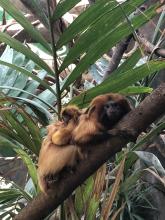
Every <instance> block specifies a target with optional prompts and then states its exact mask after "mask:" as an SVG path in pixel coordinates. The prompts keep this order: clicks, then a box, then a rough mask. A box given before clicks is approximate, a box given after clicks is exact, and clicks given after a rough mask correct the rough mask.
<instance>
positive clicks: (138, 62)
mask: <svg viewBox="0 0 165 220" xmlns="http://www.w3.org/2000/svg"><path fill="white" fill-rule="evenodd" d="M29 2H30V3H29V4H31V6H32V7H34V8H35V10H36V9H38V10H36V11H37V12H36V13H39V12H40V17H42V19H41V20H42V22H43V23H44V25H46V27H48V26H49V31H50V36H51V44H49V42H48V41H46V40H45V39H44V37H43V36H42V35H41V33H40V32H38V31H37V30H36V29H35V27H34V26H33V25H32V24H31V23H30V22H29V21H28V20H27V18H26V17H25V16H24V15H23V14H22V13H21V12H20V11H19V10H17V8H15V6H14V5H12V4H9V3H10V2H9V0H0V6H1V7H2V8H3V9H4V10H5V11H6V12H7V13H8V14H10V15H11V16H12V17H13V18H14V19H15V20H16V21H17V22H18V23H19V24H21V26H22V27H23V28H24V29H25V30H26V32H27V33H28V34H29V35H30V36H31V37H32V38H33V39H34V40H35V41H37V42H38V43H39V44H40V46H42V48H44V51H46V52H47V54H49V55H51V56H52V57H53V61H54V65H53V68H51V67H50V66H49V65H48V64H47V63H46V62H45V61H43V60H42V59H41V58H40V56H39V55H38V54H37V53H35V52H33V51H32V50H31V49H30V48H29V47H28V46H27V45H26V44H22V43H21V42H19V41H18V40H16V39H14V38H12V37H10V36H9V35H8V34H6V33H2V32H1V33H0V41H2V42H3V43H5V44H7V45H8V46H7V47H6V49H5V51H4V52H3V54H2V55H1V58H0V65H1V66H0V69H1V76H0V89H1V92H2V93H1V96H0V104H1V111H0V149H1V154H2V156H4V157H8V156H9V155H10V156H13V157H17V156H18V157H20V158H21V159H22V160H23V162H24V164H25V165H26V166H27V169H28V178H27V180H28V181H27V184H26V186H24V187H23V188H21V187H20V186H18V185H17V184H16V183H14V182H10V181H9V180H4V178H2V181H6V183H9V182H10V186H9V188H3V187H2V189H1V190H0V202H1V209H2V212H0V216H1V218H3V217H5V218H6V219H11V218H12V217H13V216H14V215H15V214H16V213H18V212H19V211H20V210H21V209H22V208H23V207H24V206H25V205H26V203H27V201H30V200H32V199H33V198H34V197H35V196H36V195H37V194H38V192H39V189H38V185H37V174H36V168H37V165H36V164H37V157H38V153H39V149H40V146H41V139H42V137H43V136H44V135H45V127H44V126H45V125H46V124H48V123H50V121H51V120H52V119H53V115H54V117H55V118H58V119H59V118H60V110H61V107H62V105H63V104H66V103H67V102H69V103H73V104H76V105H78V106H79V107H80V108H83V107H85V106H87V105H88V104H89V102H90V101H91V100H92V99H93V98H94V97H95V96H97V95H99V94H104V93H107V92H119V93H122V94H124V95H127V96H129V97H130V99H131V101H132V103H133V104H134V105H135V106H137V105H138V104H139V102H140V101H141V100H142V99H143V98H144V94H147V93H150V92H151V91H152V88H151V87H150V85H151V82H152V80H153V77H154V76H155V74H157V73H158V72H159V71H160V70H162V69H163V68H164V67H165V62H163V60H162V59H157V58H155V57H154V56H148V57H147V59H145V58H146V56H145V58H144V51H143V48H142V47H141V46H140V43H139V40H138V36H137V32H136V30H137V29H138V28H140V27H141V26H142V25H143V24H145V23H146V22H147V21H149V20H150V19H152V18H153V17H154V16H155V15H156V9H157V8H158V7H159V6H160V5H159V4H158V3H156V4H153V5H152V6H151V7H150V8H148V9H147V10H146V11H145V12H142V11H139V13H137V15H133V12H134V11H135V10H138V7H139V6H140V5H141V4H142V3H143V0H130V1H125V2H123V3H122V4H119V3H118V2H117V1H109V0H98V1H96V2H95V4H93V5H91V6H90V7H88V8H87V9H86V10H85V11H84V12H83V13H81V14H80V15H79V16H78V17H77V18H76V19H75V20H74V22H73V23H72V24H71V25H70V26H69V27H68V28H66V29H65V30H64V32H63V33H62V34H61V36H60V38H59V39H58V41H55V38H54V24H55V22H56V21H58V19H59V18H61V17H62V16H63V15H64V14H65V13H66V12H68V11H69V10H70V9H71V8H73V7H74V6H75V5H76V4H77V3H78V2H79V0H64V1H60V2H59V3H58V4H57V6H56V8H55V9H54V10H53V12H52V10H51V9H52V8H51V6H50V3H51V1H50V0H47V5H48V17H47V16H46V14H45V11H44V10H43V8H42V7H41V5H40V2H39V1H38V0H31V1H29ZM162 17H163V12H162V15H161V16H160V21H159V24H158V25H159V27H160V24H161V23H162V20H163V19H162ZM159 27H157V29H156V30H155V35H154V36H155V37H154V40H153V42H155V41H156V40H157V42H159V41H160V40H161V38H162V36H159V32H158V31H157V30H158V28H159ZM130 35H131V36H133V37H134V39H135V40H136V41H137V42H138V43H139V48H137V49H136V50H135V52H133V53H132V55H130V56H129V57H128V58H127V59H122V62H121V63H120V65H118V66H117V67H116V69H114V71H113V72H112V73H111V74H110V75H109V76H108V77H107V78H106V80H104V81H103V77H102V76H101V77H100V76H99V74H98V68H99V67H100V66H98V65H97V62H99V61H100V62H101V65H103V66H104V68H105V66H106V65H107V64H105V63H104V62H105V59H104V57H103V55H104V54H105V53H106V52H107V51H108V50H110V49H111V48H112V47H114V46H115V45H116V44H117V43H118V42H120V41H122V40H123V39H125V38H126V37H128V36H130ZM70 45H72V47H71V46H70ZM62 47H65V48H67V50H68V52H67V53H66V54H65V56H64V58H63V57H62V58H61V57H60V56H59V50H60V49H61V48H62ZM67 50H66V51H67ZM98 59H100V60H99V61H98ZM96 61H97V62H96ZM72 64H74V65H75V68H74V69H73V71H70V65H72ZM66 69H67V77H66V78H64V79H63V77H62V76H61V74H62V73H63V72H64V71H66ZM68 70H69V71H68ZM87 70H89V71H90V72H91V73H93V78H94V80H95V82H96V84H97V85H96V86H94V84H93V83H88V86H87V87H85V84H83V86H84V88H85V89H84V90H85V91H83V92H81V90H80V88H79V87H78V86H77V82H78V81H79V79H80V78H81V77H82V74H83V73H84V72H85V71H87ZM92 71H93V72H92ZM68 72H69V73H68ZM98 76H99V80H98ZM50 79H51V83H50ZM100 80H101V81H102V83H99V81H100ZM75 94H78V95H77V96H76V95H75ZM164 128H165V124H164V123H163V122H162V121H160V122H157V123H156V124H154V125H153V126H152V129H151V130H150V132H149V133H147V134H145V136H143V137H142V139H140V140H139V141H138V142H137V143H136V144H134V145H130V146H129V147H128V149H124V150H123V152H120V153H118V154H117V155H116V158H115V159H114V160H113V161H109V164H110V166H113V169H110V168H109V166H106V165H104V166H103V167H101V168H100V170H98V171H97V173H96V174H94V175H93V176H91V177H90V178H89V179H88V180H87V181H86V183H85V184H84V185H83V186H80V187H79V188H78V189H77V190H76V192H75V194H74V195H73V196H72V197H70V198H69V199H68V201H66V203H64V206H62V208H61V219H64V217H65V218H66V219H67V218H68V219H80V218H82V217H84V218H85V219H95V218H96V219H108V218H109V216H111V219H117V218H118V219H142V217H140V214H138V213H137V212H136V209H135V208H134V207H135V206H136V204H140V203H142V202H145V204H147V205H148V206H149V207H150V208H153V207H152V205H151V204H150V203H149V202H148V200H147V199H145V193H144V192H145V191H147V189H148V188H147V187H146V186H143V183H142V182H141V181H140V177H141V176H142V175H143V172H144V169H140V170H139V171H137V172H135V170H134V168H133V166H134V164H135V162H136V160H137V159H138V158H140V159H141V160H143V161H145V163H146V164H147V166H146V167H150V166H151V165H152V166H153V167H154V168H155V170H157V171H158V172H162V173H164V169H163V167H162V166H160V164H159V161H158V159H157V158H155V160H153V163H151V164H149V162H147V161H148V157H149V158H151V155H146V154H145V152H143V151H141V152H139V151H137V150H138V149H139V148H140V147H141V146H142V145H144V144H145V143H147V141H148V140H150V139H151V138H153V137H154V136H156V135H157V134H158V133H160V132H161V131H162V130H163V129H164ZM152 156H153V155H152ZM155 161H156V162H155ZM158 164H159V166H158ZM110 176H111V177H110ZM114 179H115V181H114ZM160 179H161V176H160ZM161 180H162V179H161ZM137 181H139V183H140V184H141V185H142V186H141V188H140V189H138V187H137V185H136V182H137ZM112 183H113V185H112ZM133 190H137V196H132V192H133ZM141 195H143V198H142V196H141ZM141 206H142V205H141ZM153 209H154V208H153ZM57 213H58V212H55V213H54V215H56V214H57Z"/></svg>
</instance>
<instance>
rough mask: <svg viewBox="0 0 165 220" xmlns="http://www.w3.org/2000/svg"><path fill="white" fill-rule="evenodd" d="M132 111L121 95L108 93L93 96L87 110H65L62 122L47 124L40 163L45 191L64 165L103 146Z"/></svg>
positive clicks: (84, 156)
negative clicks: (92, 147)
mask: <svg viewBox="0 0 165 220" xmlns="http://www.w3.org/2000/svg"><path fill="white" fill-rule="evenodd" d="M130 110H131V108H130V105H129V103H128V101H127V100H126V99H125V98H124V97H123V96H122V95H119V94H112V93H108V94H105V95H100V96H97V97H96V98H94V99H93V100H92V102H91V104H90V105H89V108H88V109H87V111H86V112H84V113H83V112H82V111H80V110H79V109H78V108H77V107H73V106H70V107H67V108H66V109H64V110H63V111H62V118H63V122H57V123H54V124H52V125H49V126H48V135H47V137H46V138H45V139H44V141H43V144H42V147H41V151H40V155H39V162H38V178H39V185H40V188H41V190H42V191H44V192H46V191H47V189H48V188H49V184H50V183H51V182H53V181H54V180H53V179H54V177H55V176H56V175H57V174H59V173H61V171H62V170H63V169H64V168H67V167H74V166H76V164H77V161H78V160H82V159H84V158H86V157H87V152H88V149H89V148H90V147H91V146H93V145H94V146H95V147H97V146H100V144H101V143H103V142H104V141H106V140H107V138H109V137H110V135H109V134H110V133H109V132H108V130H110V129H112V128H113V126H114V125H115V124H116V123H117V122H118V121H119V120H120V119H121V118H122V117H123V116H124V115H125V114H127V113H128V112H129V111H130ZM103 146H104V145H103Z"/></svg>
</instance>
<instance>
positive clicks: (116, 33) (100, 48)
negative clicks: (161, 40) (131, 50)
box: [61, 7, 156, 90]
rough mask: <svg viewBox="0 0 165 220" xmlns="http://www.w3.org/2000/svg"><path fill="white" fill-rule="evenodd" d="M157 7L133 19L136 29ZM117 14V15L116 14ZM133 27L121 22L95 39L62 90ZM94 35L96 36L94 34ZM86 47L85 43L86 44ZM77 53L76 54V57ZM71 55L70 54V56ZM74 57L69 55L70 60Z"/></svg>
mask: <svg viewBox="0 0 165 220" xmlns="http://www.w3.org/2000/svg"><path fill="white" fill-rule="evenodd" d="M155 13H156V12H155V7H151V8H150V9H148V10H147V11H146V16H144V15H139V16H137V17H135V18H134V19H133V20H132V25H133V26H134V28H135V29H137V28H138V27H140V26H141V25H142V24H144V23H145V22H147V21H148V20H149V19H150V18H151V17H153V16H154V15H155ZM116 16H117V15H116ZM132 31H133V30H132V29H131V28H130V25H129V24H128V23H127V22H124V23H121V24H120V25H118V26H117V27H116V28H115V29H114V30H113V31H110V32H108V33H106V35H103V36H102V37H99V39H98V41H95V39H93V40H92V41H94V44H93V45H92V46H91V47H90V48H89V50H88V52H87V54H86V55H85V56H84V57H83V58H82V59H81V61H80V63H79V64H78V65H77V66H76V68H75V69H74V70H73V71H72V73H71V74H70V75H69V76H68V77H67V78H66V80H65V82H64V85H63V87H62V90H64V89H66V88H67V87H68V86H69V85H70V84H71V83H72V82H73V81H74V80H75V79H77V77H79V76H80V74H82V73H83V72H84V71H85V70H86V69H87V68H88V67H89V66H90V65H92V64H93V63H94V62H95V61H96V60H97V59H98V58H99V57H100V56H102V55H103V54H104V53H105V52H106V51H107V50H108V49H109V48H111V47H112V46H114V45H115V44H116V43H118V42H119V41H120V40H121V39H123V38H124V37H126V36H128V35H130V34H131V33H132ZM93 37H94V36H93ZM84 47H85V45H84ZM78 52H79V49H78ZM75 56H76V54H74V57H75ZM67 57H69V54H68V56H67ZM67 57H66V59H67ZM70 59H72V58H70V57H69V60H70ZM69 63H70V61H67V64H65V60H64V64H63V65H62V66H61V70H62V69H63V68H64V67H66V66H67V65H68V64H69Z"/></svg>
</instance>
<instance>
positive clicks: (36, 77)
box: [0, 60, 56, 96]
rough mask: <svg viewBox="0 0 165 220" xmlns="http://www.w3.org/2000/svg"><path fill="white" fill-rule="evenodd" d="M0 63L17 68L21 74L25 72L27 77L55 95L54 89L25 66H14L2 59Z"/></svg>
mask: <svg viewBox="0 0 165 220" xmlns="http://www.w3.org/2000/svg"><path fill="white" fill-rule="evenodd" d="M0 64H1V65H4V66H8V67H10V68H12V69H14V70H17V71H19V72H21V73H22V74H25V75H26V76H28V77H31V78H32V79H34V80H35V81H37V82H39V83H40V84H41V85H42V86H44V87H45V88H46V89H48V90H50V91H51V93H53V94H54V95H55V96H56V93H55V91H54V90H53V89H52V88H51V87H50V86H49V85H48V84H47V83H45V82H44V81H43V80H41V79H40V78H39V77H38V76H36V75H34V74H33V73H31V72H30V71H28V70H26V69H25V68H22V67H19V66H16V65H14V64H11V63H7V62H4V61H2V60H0Z"/></svg>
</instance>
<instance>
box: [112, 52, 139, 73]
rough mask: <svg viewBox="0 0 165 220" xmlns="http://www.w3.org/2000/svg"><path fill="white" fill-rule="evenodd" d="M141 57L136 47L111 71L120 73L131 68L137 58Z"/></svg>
mask: <svg viewBox="0 0 165 220" xmlns="http://www.w3.org/2000/svg"><path fill="white" fill-rule="evenodd" d="M140 58H141V51H140V50H139V49H137V50H136V51H135V52H134V53H133V54H132V55H131V56H130V57H128V58H127V59H126V60H125V61H124V62H123V63H122V64H121V65H120V66H119V67H118V68H117V69H116V70H114V71H113V73H111V76H110V77H112V76H113V75H116V74H120V73H123V72H126V71H127V70H130V69H133V67H135V65H136V64H137V62H138V61H139V59H140Z"/></svg>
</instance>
